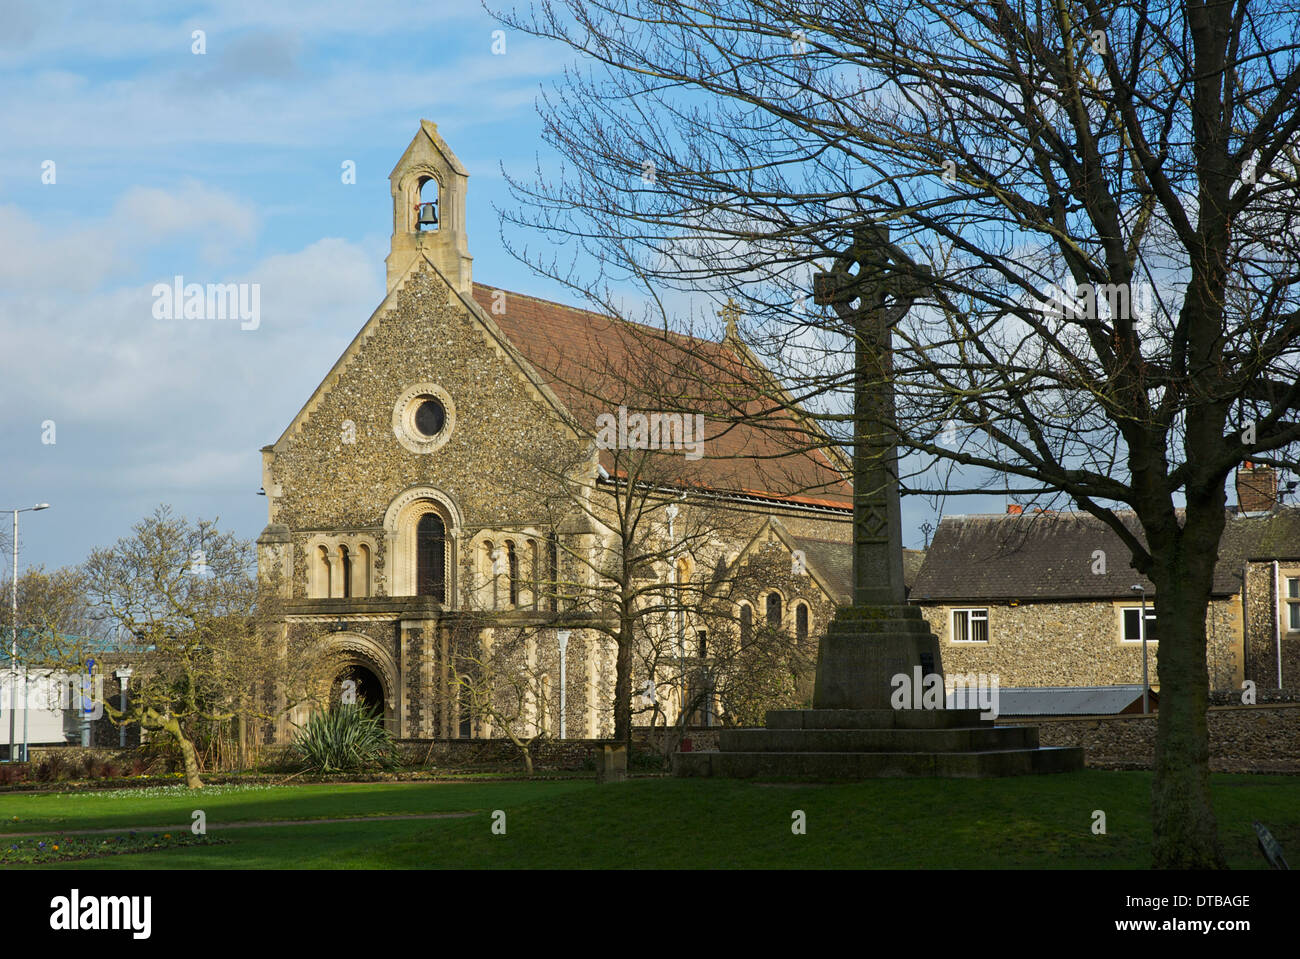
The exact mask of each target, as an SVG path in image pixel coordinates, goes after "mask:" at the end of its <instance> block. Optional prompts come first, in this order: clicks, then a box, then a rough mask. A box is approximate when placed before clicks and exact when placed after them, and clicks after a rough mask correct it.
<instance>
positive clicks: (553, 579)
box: [546, 533, 560, 613]
mask: <svg viewBox="0 0 1300 959" xmlns="http://www.w3.org/2000/svg"><path fill="white" fill-rule="evenodd" d="M546 587H547V592H549V593H550V594H551V595H550V597H549V599H548V600H547V605H548V606H549V608H550V610H551V612H552V613H554V612H557V611H558V610H559V608H560V542H559V540H557V539H556V538H555V534H554V533H547V534H546Z"/></svg>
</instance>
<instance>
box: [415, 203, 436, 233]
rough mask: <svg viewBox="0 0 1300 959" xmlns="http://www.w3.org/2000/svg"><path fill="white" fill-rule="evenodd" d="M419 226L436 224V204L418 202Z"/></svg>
mask: <svg viewBox="0 0 1300 959" xmlns="http://www.w3.org/2000/svg"><path fill="white" fill-rule="evenodd" d="M419 223H420V226H422V227H424V226H437V225H438V204H437V203H421V204H420V221H419Z"/></svg>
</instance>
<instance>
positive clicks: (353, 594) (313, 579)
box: [306, 534, 378, 599]
mask: <svg viewBox="0 0 1300 959" xmlns="http://www.w3.org/2000/svg"><path fill="white" fill-rule="evenodd" d="M306 589H307V597H308V598H309V599H349V598H357V597H366V596H374V595H376V594H377V593H378V590H377V589H376V586H375V540H374V539H373V538H372V537H370V536H363V535H347V534H345V535H340V536H313V537H312V538H311V539H310V540H309V541H308V542H307V583H306Z"/></svg>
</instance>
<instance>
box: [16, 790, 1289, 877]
mask: <svg viewBox="0 0 1300 959" xmlns="http://www.w3.org/2000/svg"><path fill="white" fill-rule="evenodd" d="M1212 781H1213V788H1214V794H1215V810H1216V813H1217V815H1218V819H1219V828H1220V834H1221V836H1222V839H1223V843H1224V847H1225V851H1226V853H1227V855H1228V859H1229V862H1230V864H1231V865H1232V866H1233V867H1234V868H1262V867H1263V866H1264V860H1263V858H1262V857H1261V856H1260V855H1259V853H1258V852H1257V850H1256V849H1255V835H1254V832H1253V830H1252V829H1251V823H1252V822H1253V821H1254V820H1256V819H1258V820H1261V821H1262V822H1264V823H1265V824H1266V825H1268V826H1269V828H1270V829H1271V830H1272V832H1273V834H1274V835H1275V836H1276V837H1277V838H1278V840H1279V841H1280V842H1281V843H1282V846H1283V848H1284V849H1285V850H1286V851H1287V853H1288V854H1290V856H1291V857H1292V858H1293V859H1294V858H1300V777H1288V776H1227V775H1216V776H1214V777H1212ZM1150 788H1151V775H1150V774H1149V773H1141V772H1123V773H1120V772H1103V771H1098V770H1085V771H1083V772H1077V773H1069V774H1065V775H1056V776H1027V777H1020V778H1014V779H995V780H942V779H940V780H920V779H917V780H900V779H895V780H873V781H869V782H862V783H849V784H842V785H823V786H817V785H760V784H755V783H746V782H736V781H728V780H679V779H639V780H632V781H631V782H627V783H622V784H615V785H608V786H600V785H597V784H596V783H595V782H593V781H590V780H586V781H583V780H574V781H551V782H531V783H529V782H469V783H427V784H426V783H419V784H387V783H380V784H375V783H371V784H357V785H334V784H326V785H302V786H277V787H266V788H262V789H235V790H231V789H222V788H221V787H218V788H215V789H213V790H212V791H210V792H208V791H205V792H204V793H201V794H199V795H194V794H191V793H188V792H186V791H184V790H175V791H169V792H168V793H167V794H164V795H158V794H156V792H157V791H151V793H152V794H150V795H144V796H133V795H129V794H124V793H121V792H117V793H114V794H103V793H100V794H95V793H84V794H71V795H70V794H43V795H31V794H22V793H9V794H3V795H0V843H2V842H4V839H3V837H4V835H5V834H6V833H15V832H35V831H42V832H44V831H46V830H48V831H49V834H50V835H51V836H56V835H58V833H59V831H60V830H70V829H91V828H107V827H111V828H115V829H117V828H120V829H124V830H125V829H128V828H131V827H148V826H176V825H181V824H185V823H188V822H189V821H190V814H191V812H192V811H193V810H195V809H202V810H203V811H204V813H205V814H206V816H207V823H208V832H209V835H211V836H213V837H214V838H215V837H220V838H221V839H223V840H226V841H225V842H224V843H223V844H221V845H213V846H194V847H177V848H168V849H160V850H156V851H154V850H151V851H149V852H143V853H134V854H131V855H123V856H113V857H109V858H105V859H96V860H86V861H81V862H75V863H69V864H67V866H66V867H65V868H76V869H157V868H166V869H173V868H177V869H186V868H205V869H214V868H215V869H280V868H320V869H367V868H386V869H392V868H405V867H410V868H452V869H454V868H520V867H523V868H527V867H559V868H565V867H573V868H618V867H626V868H691V869H699V868H736V867H746V868H798V869H810V868H813V869H815V868H901V869H909V868H927V869H933V868H994V869H1000V868H1031V869H1052V868H1118V869H1131V868H1137V869H1141V868H1146V867H1147V865H1148V864H1149V850H1150V842H1151V828H1150V824H1149V820H1148V803H1149V796H1150ZM497 809H500V810H504V812H505V814H506V834H505V835H494V834H493V833H492V831H491V824H492V811H493V810H497ZM1095 809H1101V810H1103V811H1104V812H1105V813H1106V829H1107V833H1106V835H1104V836H1103V835H1094V834H1093V833H1092V831H1091V826H1092V821H1093V820H1092V813H1093V810H1095ZM794 810H802V811H803V812H804V814H805V816H806V820H807V834H806V835H794V834H793V833H792V831H791V823H792V821H793V820H792V813H793V811H794ZM458 811H468V812H473V813H475V815H473V816H471V817H468V818H462V819H443V820H389V821H384V820H376V821H374V822H360V823H318V824H307V825H289V824H285V825H275V826H267V827H250V828H239V829H227V830H223V829H222V824H223V823H226V824H228V823H235V822H260V821H265V820H277V821H278V820H298V821H302V820H311V819H326V818H339V817H349V816H383V815H401V814H407V815H410V814H427V813H438V812H458ZM14 816H17V817H18V821H17V822H15V821H13V817H14ZM14 868H21V867H14ZM39 868H58V867H57V865H56V866H43V867H39Z"/></svg>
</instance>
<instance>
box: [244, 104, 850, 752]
mask: <svg viewBox="0 0 1300 959" xmlns="http://www.w3.org/2000/svg"><path fill="white" fill-rule="evenodd" d="M390 182H391V185H392V199H393V224H394V226H393V237H392V247H391V252H390V254H389V256H388V260H387V266H388V292H387V295H386V296H385V298H384V300H383V302H382V303H381V304H380V305H379V307H378V308H377V309H376V310H375V312H374V313H373V314H372V315H371V317H370V318H369V319H368V320H367V321H366V322H365V323H364V324H363V325H362V327H361V329H360V331H359V332H358V333H357V335H356V337H355V338H354V340H353V341H352V342H351V344H350V345H349V346H348V347H347V349H346V350H345V351H344V353H343V355H342V356H341V357H340V358H339V360H338V361H337V362H336V363H335V364H334V366H333V368H332V369H330V370H329V372H328V373H327V374H326V375H325V377H324V379H323V380H322V381H321V383H320V386H319V387H317V389H316V390H315V391H314V393H313V394H312V396H311V397H310V398H309V399H308V400H307V402H306V403H305V404H304V406H303V407H302V409H301V410H300V411H299V412H298V414H297V415H296V416H295V417H294V418H293V419H292V421H291V422H290V423H289V425H288V427H287V429H286V430H285V431H284V433H283V434H282V435H281V436H280V438H279V439H278V440H277V441H276V442H275V443H273V444H271V445H270V446H267V447H265V448H264V449H263V451H262V453H263V467H262V485H263V489H264V491H265V493H266V495H267V500H268V510H269V522H268V525H267V527H266V529H265V530H264V531H263V533H262V535H261V537H260V538H259V540H258V547H259V550H258V559H259V567H260V570H261V572H262V574H263V576H264V578H265V580H266V581H267V582H273V583H276V584H277V586H276V588H277V589H278V590H279V592H280V596H281V598H282V600H283V601H284V616H283V619H282V621H281V622H280V623H279V625H278V627H277V628H278V629H279V631H280V640H281V641H284V640H286V639H288V637H289V636H290V634H291V633H292V634H293V636H294V638H295V639H299V640H300V639H303V638H304V637H305V638H307V639H308V640H314V641H315V642H316V643H318V644H319V646H320V648H322V649H324V650H326V651H327V653H328V661H329V663H330V666H329V674H330V675H328V676H325V677H324V678H323V680H322V682H323V683H325V684H329V683H333V685H334V687H335V694H336V695H337V688H338V686H339V684H340V682H341V681H343V680H344V679H351V680H352V681H353V682H354V683H355V684H356V689H357V691H358V694H359V695H360V697H361V698H363V699H365V700H366V701H368V702H370V703H371V704H372V705H375V706H378V707H381V708H382V710H383V712H384V715H385V717H386V721H387V723H388V725H389V727H390V728H391V729H392V731H393V732H394V733H395V734H396V735H398V736H399V737H403V738H414V737H421V738H423V737H458V736H492V735H499V734H500V732H501V731H500V729H496V730H494V729H493V728H492V723H491V722H489V721H486V720H483V719H481V718H478V715H477V713H476V711H475V710H474V709H472V708H471V707H470V706H469V705H468V703H467V702H466V693H465V690H464V689H463V688H461V687H459V686H458V685H457V684H456V682H455V677H454V675H453V669H452V657H453V656H454V650H455V648H456V646H457V643H458V642H462V641H463V640H464V639H465V635H466V634H467V633H468V634H470V635H471V636H472V637H473V638H474V640H475V641H476V642H478V643H480V644H483V643H486V645H487V646H491V644H492V643H493V642H494V641H495V640H494V637H499V636H501V635H504V633H505V631H508V630H509V631H514V632H515V633H519V631H528V638H527V639H526V641H523V642H522V643H521V645H520V652H519V656H520V666H521V669H525V668H526V670H527V671H528V672H529V674H530V675H531V676H533V677H535V678H536V680H537V681H536V683H535V684H534V686H535V687H536V688H530V689H529V690H527V691H526V696H527V707H528V710H529V717H530V721H529V723H527V724H526V725H530V726H531V727H532V731H533V732H534V733H536V732H546V733H549V734H551V735H555V734H557V733H558V731H559V730H560V729H561V728H564V729H565V731H566V734H567V735H569V736H570V737H573V736H587V737H600V736H607V735H609V734H610V731H611V729H612V713H611V703H612V698H613V683H614V672H615V648H614V645H613V643H612V642H611V641H610V640H609V638H608V637H607V636H603V635H601V634H600V633H599V632H598V631H596V630H592V629H583V628H581V627H580V625H579V626H574V625H573V624H572V623H569V624H568V628H567V629H566V633H567V634H568V635H566V641H567V646H566V653H565V657H564V667H565V668H564V669H563V670H562V669H561V664H560V661H559V659H560V646H561V644H560V642H559V632H558V630H559V628H560V627H562V626H564V623H563V622H562V620H564V619H565V614H566V613H572V612H573V611H574V610H576V609H577V608H578V607H579V606H581V602H580V597H577V596H574V595H570V596H568V597H567V598H564V599H561V598H559V596H558V594H559V593H560V592H561V591H562V590H560V584H561V583H564V584H565V589H566V590H568V591H569V592H571V593H572V592H575V591H576V592H581V591H582V590H583V589H585V588H588V587H591V588H594V586H595V584H594V582H592V581H591V574H590V573H589V572H587V571H585V568H584V566H583V564H582V563H580V562H576V560H577V559H580V558H586V557H591V556H593V555H595V554H596V553H597V552H598V551H599V550H602V549H608V548H609V546H610V543H611V541H612V540H614V539H616V538H617V537H616V533H617V522H616V513H617V510H616V509H615V506H614V499H613V497H614V496H615V495H616V493H617V490H618V489H620V484H621V483H622V484H626V483H627V481H628V477H626V476H624V475H621V474H620V469H621V467H620V461H619V459H618V456H617V455H616V454H615V453H612V452H611V451H610V450H607V449H602V448H601V446H600V444H599V443H597V442H596V441H595V437H596V434H597V430H598V423H599V422H600V421H599V419H598V418H599V417H600V416H601V415H602V414H615V413H616V412H617V411H618V410H619V408H620V406H624V407H625V406H629V405H631V406H633V408H635V401H636V399H637V396H636V384H635V383H630V382H629V381H628V378H627V377H626V376H623V375H619V372H620V371H622V370H627V369H631V368H634V367H636V366H637V365H638V364H639V363H642V362H643V361H644V363H647V364H648V363H650V362H652V359H653V358H651V357H649V356H639V355H638V354H637V350H638V349H643V348H644V343H645V342H646V339H645V337H644V336H640V335H638V334H637V332H636V328H635V327H634V325H633V324H628V323H624V322H621V321H616V320H611V319H610V318H608V317H604V316H600V315H598V314H594V313H590V312H587V311H584V310H578V309H574V308H571V307H566V306H562V305H560V304H555V303H549V302H546V301H543V300H538V299H536V298H532V297H528V296H524V295H521V294H516V293H512V292H509V291H505V290H501V289H498V288H495V287H492V286H490V285H484V284H479V283H475V282H474V280H473V276H472V259H471V257H470V255H469V252H468V250H469V245H468V239H467V237H466V234H465V203H466V190H467V184H468V172H467V171H466V170H465V168H464V167H463V166H462V165H461V163H460V161H459V160H457V159H456V157H455V155H454V154H453V153H452V151H451V149H450V147H449V146H448V145H447V144H446V142H445V141H443V139H442V138H441V136H440V135H439V134H438V132H437V129H436V127H435V126H434V125H433V124H431V123H429V122H428V121H422V122H421V124H420V129H419V131H418V132H417V134H416V136H415V139H414V140H413V141H412V143H411V145H410V146H409V147H408V148H407V150H406V151H405V153H404V154H403V156H402V159H401V160H400V161H399V162H398V164H397V166H396V167H395V168H394V170H393V172H392V175H391V177H390ZM678 339H679V340H680V343H678V344H676V345H675V346H674V344H671V343H670V344H668V345H669V347H670V348H675V349H678V350H679V351H680V354H681V355H682V356H687V357H693V358H695V360H697V361H699V362H707V363H709V364H711V366H712V368H715V369H723V368H725V369H728V370H733V371H740V375H742V376H766V375H767V374H766V371H763V370H761V369H757V368H756V367H755V365H754V361H753V359H752V357H749V356H748V355H747V354H745V353H744V351H742V350H740V349H738V342H737V341H734V340H733V339H731V338H728V339H724V340H723V341H722V342H720V343H718V342H710V341H706V340H698V339H690V338H686V337H681V338H678ZM615 361H617V362H615ZM647 408H652V407H647ZM679 425H680V424H679ZM699 438H700V437H695V439H699ZM703 439H704V440H705V444H706V446H705V450H704V453H703V455H702V456H700V457H698V458H697V459H691V458H690V457H687V456H684V455H682V453H681V451H670V452H669V453H668V454H666V455H665V457H664V459H665V461H666V462H667V463H668V464H669V465H668V471H667V472H666V473H664V474H663V476H664V477H666V479H665V480H664V481H665V482H667V483H668V485H674V486H675V488H676V490H677V492H675V493H673V495H674V496H675V497H681V512H682V519H681V520H680V521H679V525H678V529H679V530H680V529H685V528H686V527H687V526H688V524H690V523H691V522H694V521H696V520H695V519H694V518H695V517H696V516H697V515H699V514H701V513H702V512H703V511H705V510H708V511H712V512H717V511H718V510H719V509H721V510H723V511H725V513H726V514H727V520H726V522H725V523H722V522H719V523H716V524H715V529H714V532H713V533H711V534H710V535H709V536H708V537H701V540H700V542H699V543H696V544H694V545H693V546H692V547H691V549H690V550H689V551H688V550H686V549H685V547H683V548H682V549H681V553H682V554H683V555H682V560H683V562H682V563H681V564H680V565H681V567H682V568H680V569H676V570H670V569H666V568H660V569H656V570H654V571H653V575H656V576H660V577H673V576H676V577H686V576H690V575H699V576H703V575H706V574H707V573H708V572H710V571H712V570H714V569H715V568H717V566H718V564H720V563H721V564H722V565H724V566H725V563H726V558H727V557H728V556H734V555H735V554H737V553H738V552H739V551H740V550H741V548H743V547H744V546H745V544H746V543H747V542H748V541H749V540H750V539H752V538H753V537H754V535H755V532H756V530H757V529H758V528H759V527H760V526H762V525H763V524H764V523H765V522H767V521H769V520H770V519H772V518H779V519H780V521H781V522H782V523H783V524H785V526H786V527H788V528H789V529H790V530H791V531H796V532H798V533H799V534H800V535H805V536H810V537H820V538H822V539H826V540H834V539H836V538H839V539H841V540H847V539H848V536H849V519H850V517H851V505H850V494H849V486H848V484H847V482H846V480H845V472H846V467H847V463H846V461H845V460H844V459H843V457H842V456H841V455H840V454H839V453H838V451H835V450H831V451H830V452H820V451H816V452H811V453H802V454H799V455H797V456H794V457H786V458H784V459H781V458H779V457H775V456H774V455H773V452H774V450H773V446H772V444H773V442H774V441H773V440H771V439H770V438H768V437H767V434H765V433H764V431H762V430H759V429H757V428H754V427H739V428H737V427H730V428H721V427H719V428H717V429H712V428H710V430H709V431H708V435H707V436H705V437H703ZM706 493H707V495H704V494H706ZM687 552H689V553H690V555H689V556H688V555H686V553H687ZM688 567H689V568H688ZM696 570H698V572H696ZM818 615H819V617H820V616H821V615H822V614H821V613H819V614H818ZM569 618H570V619H572V616H570V617H569ZM685 618H686V619H689V616H687V617H685ZM693 628H694V627H693V626H692V624H691V623H690V622H682V623H679V624H678V629H679V630H680V631H682V632H686V631H689V630H692V629H693ZM561 675H563V676H564V693H565V695H561V694H560V682H561ZM658 679H659V677H656V676H653V675H640V676H634V686H635V687H636V688H638V689H639V688H641V687H642V686H643V685H644V683H645V682H647V681H658ZM663 695H664V697H665V698H666V699H668V700H671V699H672V697H673V695H674V694H673V690H672V689H671V688H668V689H665V690H664V691H663ZM561 702H563V703H564V716H563V722H561V717H560V708H561V706H560V704H561ZM669 713H670V715H672V714H673V708H672V707H671V706H670V708H669ZM294 718H295V719H298V718H300V717H294ZM290 729H291V725H290V724H289V723H284V724H282V725H281V727H280V728H279V729H278V730H277V735H278V736H279V737H280V738H283V737H285V736H287V735H289V733H290Z"/></svg>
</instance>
